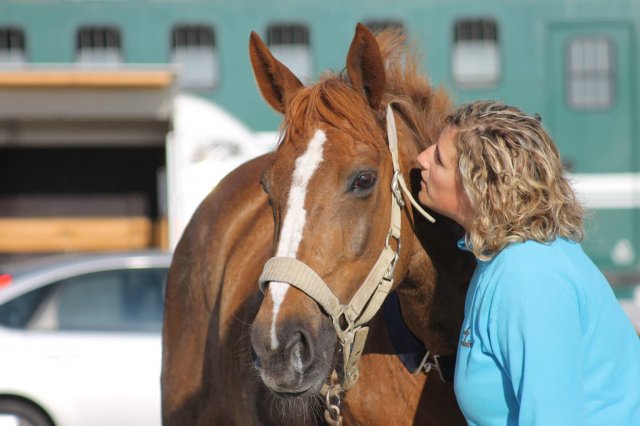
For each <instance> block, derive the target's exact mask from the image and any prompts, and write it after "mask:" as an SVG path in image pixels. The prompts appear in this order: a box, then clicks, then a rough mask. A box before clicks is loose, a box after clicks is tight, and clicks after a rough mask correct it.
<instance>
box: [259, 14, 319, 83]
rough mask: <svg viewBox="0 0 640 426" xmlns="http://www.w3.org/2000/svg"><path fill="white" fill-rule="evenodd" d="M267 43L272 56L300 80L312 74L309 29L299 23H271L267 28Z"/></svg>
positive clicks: (307, 78)
mask: <svg viewBox="0 0 640 426" xmlns="http://www.w3.org/2000/svg"><path fill="white" fill-rule="evenodd" d="M267 45H269V49H270V50H271V53H273V56H275V57H276V58H277V59H278V60H279V61H280V62H282V63H283V64H285V65H286V66H287V67H288V68H289V69H290V70H291V72H293V73H294V74H295V75H296V76H297V77H298V78H300V79H302V80H310V79H311V78H312V76H313V70H312V69H313V64H312V60H311V49H310V47H309V46H310V43H309V29H308V28H307V27H306V26H305V25H301V24H273V25H270V26H269V27H268V28H267Z"/></svg>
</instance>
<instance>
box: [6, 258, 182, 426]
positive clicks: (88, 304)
mask: <svg viewBox="0 0 640 426" xmlns="http://www.w3.org/2000/svg"><path fill="white" fill-rule="evenodd" d="M170 261H171V256H170V255H169V254H166V253H159V252H144V253H124V254H109V255H92V256H83V257H79V258H74V259H68V260H64V261H57V262H55V263H50V264H48V265H47V266H44V267H40V268H37V269H30V270H29V271H28V272H23V273H11V274H3V275H0V287H1V288H0V426H23V425H30V426H88V425H91V426H99V425H105V426H107V425H109V426H120V425H123V426H124V425H136V426H138V425H140V426H144V425H149V426H158V425H160V424H161V416H160V370H161V353H162V352H161V328H162V311H163V299H164V285H165V282H166V274H167V271H168V268H169V264H170Z"/></svg>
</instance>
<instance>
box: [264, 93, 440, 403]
mask: <svg viewBox="0 0 640 426" xmlns="http://www.w3.org/2000/svg"><path fill="white" fill-rule="evenodd" d="M387 138H388V139H389V150H390V151H391V159H392V162H393V178H392V179H391V221H390V224H389V231H388V232H387V237H386V240H385V247H384V249H383V250H382V253H380V256H379V257H378V260H377V261H376V263H375V264H374V265H373V267H372V268H371V271H369V274H368V276H367V277H366V278H365V280H364V282H363V283H362V285H361V286H360V288H359V289H358V291H357V292H356V294H355V295H354V296H353V297H352V299H351V300H350V301H349V303H348V304H346V305H343V304H341V303H340V300H338V297H337V296H336V295H335V294H334V293H333V291H331V289H330V288H329V286H327V284H326V283H325V282H324V281H323V280H322V278H320V276H319V275H318V274H317V273H316V272H315V271H314V270H313V269H311V268H310V267H309V266H307V265H306V264H304V263H303V262H301V261H299V260H297V259H295V258H292V257H272V258H271V259H269V260H268V261H267V262H266V263H265V265H264V270H263V272H262V275H261V276H260V279H259V285H260V289H261V290H262V291H263V292H264V285H265V283H267V282H270V281H279V282H284V283H287V284H290V285H292V286H294V287H296V288H298V289H299V290H301V291H303V292H304V293H306V294H307V295H308V296H309V297H311V298H312V299H313V300H315V301H316V302H317V303H318V304H319V305H320V306H322V308H323V309H324V310H325V311H326V312H327V314H328V315H329V317H330V318H331V321H332V322H333V326H334V328H335V330H336V334H337V336H338V339H339V340H340V344H341V345H342V352H343V361H344V362H343V370H344V371H343V377H342V383H340V384H338V385H337V387H338V389H341V390H342V391H347V390H349V389H350V388H351V387H352V386H353V385H354V384H355V383H356V381H357V380H358V377H359V374H360V372H359V369H358V361H359V360H360V356H361V355H362V351H363V349H364V344H365V341H366V338H367V334H368V332H369V327H365V326H364V324H366V323H367V322H369V320H371V318H373V316H374V315H375V314H376V313H377V312H378V310H379V309H380V307H381V306H382V303H383V302H384V299H385V298H386V297H387V294H389V291H390V290H391V287H392V286H393V274H394V271H395V267H396V263H397V261H398V254H399V252H400V247H401V246H400V228H401V223H402V220H401V219H402V218H401V209H403V208H404V207H405V202H404V199H403V198H402V193H401V191H402V192H404V194H405V195H406V196H407V198H409V201H410V202H411V204H412V205H413V206H414V207H415V208H416V210H418V211H419V212H420V213H421V214H422V215H423V216H424V217H425V218H426V219H428V220H429V221H431V222H435V219H434V218H433V217H431V215H429V214H428V213H427V212H425V211H424V210H423V209H422V208H421V207H420V205H419V204H418V203H417V202H416V201H415V200H414V198H413V196H412V195H411V192H410V191H409V190H408V189H407V185H406V183H405V181H404V178H403V177H402V173H401V171H400V164H399V161H398V137H397V133H396V124H395V120H394V116H393V110H392V108H391V105H388V106H387ZM392 239H393V240H395V241H396V244H395V246H396V248H395V249H394V248H393V247H392V245H393V244H391V240H392ZM335 387H336V385H334V389H333V392H336V391H335ZM330 388H331V387H330V386H329V385H326V384H325V386H324V387H323V388H322V394H323V395H325V396H326V397H327V400H329V397H330V393H331V392H330ZM328 405H329V404H328Z"/></svg>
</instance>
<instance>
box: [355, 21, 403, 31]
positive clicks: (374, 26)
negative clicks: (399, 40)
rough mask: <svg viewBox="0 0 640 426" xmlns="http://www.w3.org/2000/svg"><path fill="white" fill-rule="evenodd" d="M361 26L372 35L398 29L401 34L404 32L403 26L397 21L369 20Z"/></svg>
mask: <svg viewBox="0 0 640 426" xmlns="http://www.w3.org/2000/svg"><path fill="white" fill-rule="evenodd" d="M363 24H364V25H366V27H367V28H369V29H370V30H371V32H372V33H374V34H376V33H379V32H380V31H382V30H386V29H389V28H392V29H398V30H400V31H402V32H404V31H405V28H404V25H403V24H402V21H400V20H399V19H371V20H368V21H364V22H363Z"/></svg>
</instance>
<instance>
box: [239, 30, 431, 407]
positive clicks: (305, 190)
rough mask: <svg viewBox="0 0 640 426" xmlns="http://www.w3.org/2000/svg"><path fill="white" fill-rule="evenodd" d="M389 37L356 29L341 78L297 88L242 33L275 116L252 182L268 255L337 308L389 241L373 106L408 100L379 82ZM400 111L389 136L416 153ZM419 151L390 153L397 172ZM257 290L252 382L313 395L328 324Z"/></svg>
mask: <svg viewBox="0 0 640 426" xmlns="http://www.w3.org/2000/svg"><path fill="white" fill-rule="evenodd" d="M390 40H391V39H390ZM390 40H386V43H387V45H385V49H383V50H382V51H381V48H380V46H379V44H378V42H377V41H376V38H375V37H374V36H373V35H372V34H371V33H370V32H369V30H367V29H366V28H365V27H364V26H362V25H358V26H357V28H356V33H355V37H354V39H353V41H352V43H351V47H350V49H349V53H348V56H347V65H346V76H345V75H344V73H343V75H333V74H332V75H328V76H325V77H324V78H322V79H321V80H320V81H319V82H318V83H316V84H314V85H311V86H308V87H304V86H303V84H302V83H301V82H300V81H299V80H298V79H297V78H296V77H295V76H294V75H293V74H292V73H291V71H290V70H289V69H287V67H285V66H284V65H283V64H282V63H280V62H279V61H278V60H276V59H275V58H274V57H273V55H272V54H271V53H270V52H269V50H268V48H267V47H266V46H265V45H264V43H263V42H262V41H261V40H260V38H259V37H258V36H257V35H256V34H255V33H253V34H252V35H251V41H250V55H251V62H252V65H253V70H254V73H255V76H256V80H257V83H258V86H259V88H260V91H261V92H262V95H263V96H264V98H265V99H266V101H267V102H268V103H269V104H270V105H271V106H272V107H273V108H274V109H276V110H277V111H279V112H280V113H282V114H283V115H284V123H283V137H282V141H281V142H280V145H279V147H278V150H277V153H276V156H275V160H274V161H273V163H272V165H271V166H270V167H269V168H268V169H267V170H265V171H264V173H263V175H262V185H263V187H264V190H265V191H266V193H267V194H268V197H269V203H270V205H271V208H272V209H273V217H274V223H275V236H274V247H275V255H276V256H277V257H285V258H295V259H297V260H299V261H301V262H303V263H304V264H306V265H307V266H308V267H309V268H310V269H311V270H313V271H315V273H316V274H317V275H318V276H319V277H320V278H321V279H322V280H323V281H324V282H325V283H326V286H327V287H328V288H329V289H330V291H331V292H332V293H333V295H335V297H336V298H337V300H339V301H340V303H341V304H346V303H347V302H349V301H350V300H351V299H352V297H353V295H354V294H356V292H357V290H358V288H359V287H360V285H361V284H362V283H363V281H365V278H366V277H367V275H368V274H369V272H370V270H371V269H372V267H373V265H374V264H375V263H376V262H377V260H378V258H379V256H380V253H381V251H382V250H383V248H384V247H385V246H388V245H391V246H392V249H394V250H397V249H398V247H397V241H393V239H392V241H391V242H390V241H389V237H388V233H389V227H390V214H391V213H390V212H391V207H392V204H393V199H392V194H391V192H392V191H391V181H392V178H393V173H394V172H393V166H392V161H391V155H390V153H389V149H388V147H387V132H386V120H385V107H386V105H387V104H388V103H389V102H390V101H392V100H393V101H397V102H400V103H401V104H402V103H403V102H405V103H408V102H409V98H410V97H411V94H407V95H406V96H405V97H404V98H403V97H402V96H397V97H395V98H394V97H393V96H392V94H393V92H390V88H389V85H390V84H397V83H392V82H389V81H385V78H386V77H387V76H388V73H389V70H388V69H387V71H386V72H385V59H388V56H389V54H390V51H391V50H392V48H393V47H398V46H400V43H398V42H397V40H396V41H393V40H391V41H390ZM393 43H395V44H393ZM392 45H393V46H392ZM395 59H398V58H395ZM398 62H401V59H398ZM400 67H402V65H400ZM396 72H400V71H396ZM414 89H415V88H414ZM396 94H397V93H396ZM423 95H425V94H423ZM431 95H432V94H427V95H426V96H427V97H428V96H431ZM401 111H402V112H403V115H404V116H403V119H402V120H399V132H400V134H401V135H402V134H404V135H405V136H406V137H410V138H412V140H416V139H421V140H423V141H422V142H421V143H422V144H423V146H424V144H425V143H427V141H425V140H424V139H428V138H426V137H425V135H423V134H419V133H420V132H422V131H423V130H419V129H418V130H416V129H412V130H409V129H408V128H407V125H406V123H405V121H407V120H408V119H410V118H411V113H410V112H408V110H404V109H402V107H401ZM422 119H423V120H424V119H426V117H423V118H422ZM424 132H427V131H426V130H424ZM416 133H418V134H416ZM431 133H433V132H431ZM430 137H432V135H430ZM401 138H402V136H401ZM419 144H420V143H418V146H411V144H405V143H404V141H403V145H407V146H408V147H407V146H405V147H402V148H401V154H400V155H401V157H402V158H401V163H402V164H401V168H402V169H403V171H404V173H405V175H406V174H407V172H408V170H409V169H410V168H411V167H412V165H413V164H414V161H415V157H416V155H417V153H418V152H419V150H420V149H421V148H422V147H421V146H419ZM413 145H416V144H413ZM406 212H407V211H406V210H405V211H403V213H402V215H401V220H402V222H403V235H404V234H405V233H408V234H411V224H410V221H411V220H412V218H411V217H410V214H407V213H406ZM402 243H403V246H402V248H401V250H402V251H401V253H400V257H399V260H398V262H397V264H395V263H394V266H395V277H396V282H399V281H400V280H399V279H398V278H402V274H403V271H406V269H407V264H408V263H409V260H408V257H409V256H408V253H409V252H410V250H411V246H410V245H409V244H406V243H405V241H404V240H403V241H402ZM403 253H407V255H403ZM385 267H386V266H385ZM263 290H264V300H263V302H262V305H261V307H260V310H259V312H258V314H257V316H256V318H255V321H254V323H253V325H252V327H251V344H252V349H253V355H254V361H255V365H256V366H257V368H258V370H259V372H260V374H261V377H262V380H263V381H264V383H265V384H266V385H267V387H268V388H269V389H270V390H272V391H273V392H274V393H277V394H280V395H284V396H296V395H311V394H317V393H318V391H319V390H320V389H321V387H322V385H323V383H324V382H325V380H326V379H327V377H328V376H329V375H330V374H331V372H332V369H333V368H334V366H335V360H334V353H335V348H336V342H337V339H336V329H334V325H335V320H334V321H332V320H331V319H330V318H329V316H328V313H327V312H326V310H327V309H326V307H323V306H320V305H319V304H318V303H317V302H316V301H315V300H314V299H312V298H311V297H309V296H308V295H307V294H306V293H305V292H304V291H301V290H300V289H298V288H297V287H293V286H291V285H289V284H285V283H283V282H278V281H271V282H268V283H266V285H265V287H264V289H263Z"/></svg>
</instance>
